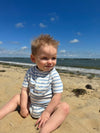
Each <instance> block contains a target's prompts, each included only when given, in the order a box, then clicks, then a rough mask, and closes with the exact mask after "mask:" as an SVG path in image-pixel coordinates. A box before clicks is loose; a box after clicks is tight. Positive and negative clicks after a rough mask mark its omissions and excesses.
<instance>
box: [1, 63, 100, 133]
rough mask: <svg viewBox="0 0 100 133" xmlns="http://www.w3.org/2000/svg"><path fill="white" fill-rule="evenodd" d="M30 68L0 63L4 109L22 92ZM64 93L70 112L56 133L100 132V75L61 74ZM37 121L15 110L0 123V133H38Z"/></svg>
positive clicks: (63, 98) (64, 99)
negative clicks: (9, 101)
mask: <svg viewBox="0 0 100 133" xmlns="http://www.w3.org/2000/svg"><path fill="white" fill-rule="evenodd" d="M27 69H28V68H25V67H18V66H11V65H3V64H0V108H1V107H2V106H3V105H4V104H5V103H7V101H8V100H10V99H11V98H12V97H13V96H14V95H15V94H18V93H20V91H21V86H22V82H23V79H24V76H25V73H26V71H27ZM59 74H60V76H61V79H62V82H63V85H64V91H63V94H62V101H64V102H67V103H68V104H69V106H70V113H69V115H68V117H67V118H66V120H65V121H64V122H63V124H62V125H61V126H60V127H59V128H58V129H57V130H56V131H54V133H99V132H100V76H95V75H92V74H91V75H90V74H84V75H81V74H73V73H71V72H70V73H64V72H59ZM35 122H36V119H32V118H31V116H30V115H29V116H28V117H27V118H25V119H24V118H22V117H21V116H20V115H19V113H18V111H14V112H12V113H10V114H8V115H7V116H6V117H4V118H3V119H2V120H0V133H22V132H24V133H38V132H39V131H38V130H37V129H36V127H35V126H34V125H35Z"/></svg>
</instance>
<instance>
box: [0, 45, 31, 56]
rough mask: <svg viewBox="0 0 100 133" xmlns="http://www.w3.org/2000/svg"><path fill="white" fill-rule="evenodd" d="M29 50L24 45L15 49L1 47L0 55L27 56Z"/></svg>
mask: <svg viewBox="0 0 100 133" xmlns="http://www.w3.org/2000/svg"><path fill="white" fill-rule="evenodd" d="M30 53H31V52H30V50H29V49H28V48H27V50H26V49H25V47H23V48H21V49H19V50H16V49H13V50H10V49H4V48H1V49H0V57H4V56H5V57H29V56H30Z"/></svg>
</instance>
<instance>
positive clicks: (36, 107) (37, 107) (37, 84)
mask: <svg viewBox="0 0 100 133" xmlns="http://www.w3.org/2000/svg"><path fill="white" fill-rule="evenodd" d="M22 86H23V87H25V88H28V89H29V96H30V101H31V104H30V107H29V111H30V114H31V116H32V117H34V118H39V117H40V115H41V113H42V112H43V111H44V110H45V108H46V107H47V106H48V104H49V102H50V101H51V99H52V97H53V94H55V93H61V92H63V84H62V81H61V79H60V76H59V74H58V72H57V71H56V69H55V68H53V69H52V70H51V71H47V72H44V71H40V70H39V69H38V68H37V66H33V67H31V68H30V69H29V70H28V71H27V73H26V75H25V78H24V81H23V85H22Z"/></svg>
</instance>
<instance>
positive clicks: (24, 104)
mask: <svg viewBox="0 0 100 133" xmlns="http://www.w3.org/2000/svg"><path fill="white" fill-rule="evenodd" d="M20 108H21V110H20V114H21V116H22V117H27V116H28V114H29V111H28V89H27V88H24V87H22V90H21V99H20Z"/></svg>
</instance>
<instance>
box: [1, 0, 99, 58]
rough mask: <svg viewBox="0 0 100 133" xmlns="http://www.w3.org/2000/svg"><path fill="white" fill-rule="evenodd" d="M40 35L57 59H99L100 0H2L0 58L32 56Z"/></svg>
mask: <svg viewBox="0 0 100 133" xmlns="http://www.w3.org/2000/svg"><path fill="white" fill-rule="evenodd" d="M40 34H50V35H51V36H52V37H54V39H56V40H57V41H59V42H60V45H59V48H58V58H100V0H0V57H30V54H31V50H30V49H31V41H32V40H33V39H34V38H35V37H38V36H39V35H40Z"/></svg>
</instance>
